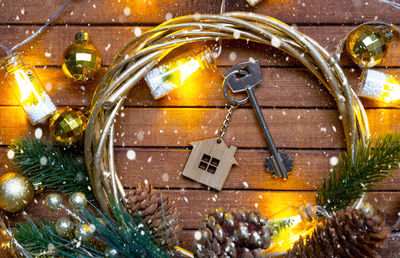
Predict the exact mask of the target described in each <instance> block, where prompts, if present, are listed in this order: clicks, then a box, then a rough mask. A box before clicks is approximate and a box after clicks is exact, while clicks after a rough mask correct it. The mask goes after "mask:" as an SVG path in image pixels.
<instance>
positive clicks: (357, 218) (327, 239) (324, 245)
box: [288, 207, 390, 257]
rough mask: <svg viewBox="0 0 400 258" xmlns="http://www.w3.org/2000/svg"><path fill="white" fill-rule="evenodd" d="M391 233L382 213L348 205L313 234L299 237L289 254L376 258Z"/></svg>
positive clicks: (289, 255)
mask: <svg viewBox="0 0 400 258" xmlns="http://www.w3.org/2000/svg"><path fill="white" fill-rule="evenodd" d="M389 235H390V227H388V226H386V225H385V221H384V219H383V216H382V215H381V214H377V213H375V214H365V213H363V212H361V211H359V210H356V209H353V208H351V207H347V208H346V209H342V210H339V211H337V212H336V213H334V214H332V217H330V218H328V219H326V221H325V222H324V223H323V224H322V225H319V226H317V228H316V229H315V230H314V232H313V234H312V235H311V237H310V236H307V238H306V239H303V238H302V237H300V239H299V240H298V241H297V242H296V243H295V244H294V245H293V248H292V249H291V250H290V251H289V253H288V257H375V256H376V255H377V248H378V247H379V246H380V245H381V244H382V243H383V242H384V241H385V240H386V239H387V238H388V237H389Z"/></svg>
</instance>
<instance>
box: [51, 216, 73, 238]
mask: <svg viewBox="0 0 400 258" xmlns="http://www.w3.org/2000/svg"><path fill="white" fill-rule="evenodd" d="M72 227H73V226H72V222H71V221H70V220H69V219H67V218H60V219H59V220H57V222H56V225H55V228H56V232H57V234H58V235H59V236H61V237H68V236H69V235H70V234H71V232H72Z"/></svg>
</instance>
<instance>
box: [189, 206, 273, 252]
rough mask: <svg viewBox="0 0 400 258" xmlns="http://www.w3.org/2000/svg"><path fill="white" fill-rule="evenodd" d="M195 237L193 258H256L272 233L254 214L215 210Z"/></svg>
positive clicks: (263, 219)
mask: <svg viewBox="0 0 400 258" xmlns="http://www.w3.org/2000/svg"><path fill="white" fill-rule="evenodd" d="M196 234H199V238H198V239H196V240H195V243H194V247H193V249H194V255H195V256H196V257H207V258H208V257H249V258H250V257H260V254H261V251H262V250H264V249H267V248H268V247H269V245H270V242H271V235H272V232H271V230H270V229H269V228H268V227H267V219H266V218H261V215H260V212H259V211H258V210H255V211H245V210H230V211H227V212H224V211H223V210H222V209H220V208H219V209H216V210H214V211H213V212H211V213H209V214H208V215H207V216H206V217H205V218H204V219H203V221H202V223H201V225H200V229H199V231H198V232H196ZM195 238H197V236H196V235H195Z"/></svg>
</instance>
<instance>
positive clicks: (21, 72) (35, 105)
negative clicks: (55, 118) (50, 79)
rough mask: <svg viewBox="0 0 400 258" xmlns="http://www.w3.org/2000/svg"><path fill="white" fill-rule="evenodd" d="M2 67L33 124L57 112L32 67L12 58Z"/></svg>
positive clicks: (5, 61) (4, 62)
mask: <svg viewBox="0 0 400 258" xmlns="http://www.w3.org/2000/svg"><path fill="white" fill-rule="evenodd" d="M2 67H3V69H4V70H5V71H6V75H5V78H6V80H7V83H8V84H9V86H10V87H11V88H12V90H13V91H14V95H15V96H16V98H17V100H18V102H19V103H20V104H21V106H22V107H23V109H24V110H25V112H26V113H27V114H28V116H29V119H30V120H31V122H32V123H33V124H36V123H39V122H40V121H42V120H44V119H45V118H47V117H49V116H50V115H51V114H53V113H54V112H55V111H56V107H55V106H54V104H53V102H52V101H51V99H50V97H49V95H47V93H46V92H45V91H44V89H43V86H42V84H41V82H40V81H39V79H38V77H37V75H36V73H35V71H34V70H33V68H32V67H31V66H29V65H27V64H25V63H23V62H22V61H21V60H20V59H19V58H18V57H16V56H11V57H9V58H7V59H5V60H4V61H3V65H2Z"/></svg>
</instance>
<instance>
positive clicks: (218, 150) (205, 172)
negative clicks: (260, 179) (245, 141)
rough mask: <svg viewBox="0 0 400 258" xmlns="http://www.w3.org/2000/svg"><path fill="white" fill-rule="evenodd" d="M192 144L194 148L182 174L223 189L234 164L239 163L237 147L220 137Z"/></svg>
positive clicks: (219, 189)
mask: <svg viewBox="0 0 400 258" xmlns="http://www.w3.org/2000/svg"><path fill="white" fill-rule="evenodd" d="M218 141H220V142H218ZM190 145H192V146H193V149H192V151H191V152H190V156H189V158H188V160H187V162H186V165H185V168H184V169H183V172H182V175H183V176H185V177H187V178H190V179H193V180H195V181H197V182H199V183H202V184H205V185H207V186H209V187H211V188H214V189H216V190H218V191H221V190H222V187H223V186H224V184H225V181H226V179H227V177H228V174H229V171H230V169H231V167H232V165H237V164H238V162H237V161H236V159H235V157H234V155H235V152H236V149H237V148H236V147H235V146H233V145H231V146H229V147H228V146H227V145H226V143H225V142H224V141H223V140H221V139H220V138H219V137H215V138H211V139H206V140H202V141H197V142H192V143H190Z"/></svg>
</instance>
